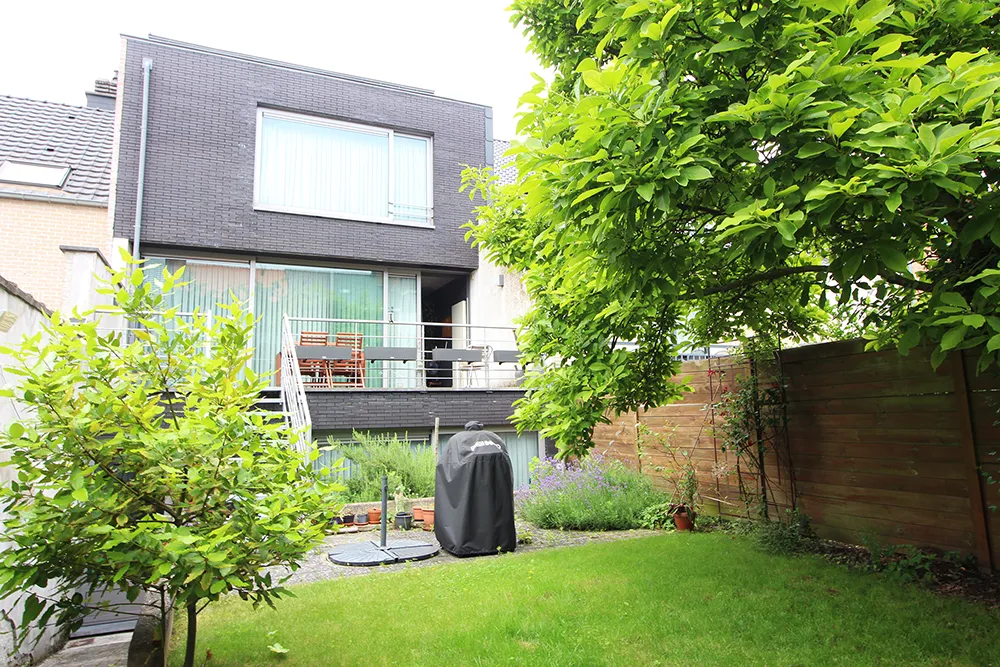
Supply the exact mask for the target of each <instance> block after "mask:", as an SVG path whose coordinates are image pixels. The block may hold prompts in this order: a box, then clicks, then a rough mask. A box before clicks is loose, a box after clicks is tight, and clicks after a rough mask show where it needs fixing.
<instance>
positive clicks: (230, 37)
mask: <svg viewBox="0 0 1000 667" xmlns="http://www.w3.org/2000/svg"><path fill="white" fill-rule="evenodd" d="M5 4H6V6H5V7H4V9H3V18H2V19H0V55H2V58H0V63H2V64H0V94H4V95H14V96H18V97H30V98H33V99H40V100H49V101H52V102H66V103H69V104H79V105H83V104H84V103H85V98H84V91H87V90H92V89H93V82H94V80H95V79H99V78H100V79H103V78H110V77H111V75H112V73H113V72H114V70H116V69H117V68H118V53H119V34H122V33H124V34H130V35H138V36H142V37H145V36H146V35H148V34H150V33H152V34H154V35H159V36H162V37H170V38H172V39H178V40H182V41H186V42H194V43H196V44H201V45H204V46H210V47H214V48H219V49H226V50H229V51H239V52H241V53H248V54H252V55H256V56H262V57H266V58H273V59H275V60H284V61H287V62H292V63H296V64H300V65H309V66H313V67H321V68H323V69H329V70H334V71H338V72H344V73H347V74H356V75H359V76H366V77H371V78H374V79H382V80H386V81H391V82H394V83H402V84H408V85H412V86H419V87H421V88H430V89H433V90H434V91H435V92H436V93H437V94H439V95H443V96H446V97H453V98H457V99H461V100H466V101H469V102H478V103H480V104H488V105H490V106H492V107H493V116H494V136H496V137H497V138H499V139H506V138H510V137H512V136H513V134H514V125H515V119H514V113H515V111H516V106H517V100H518V98H519V97H520V96H521V94H522V93H524V91H526V90H528V89H529V88H530V87H531V86H532V85H533V81H532V79H531V72H539V73H541V72H542V68H541V66H540V65H539V64H538V63H537V61H536V60H535V58H534V56H533V55H529V54H527V53H526V52H525V49H526V47H527V39H526V38H525V37H524V36H523V35H522V34H521V31H520V30H519V29H515V28H514V27H513V26H512V25H511V24H510V15H509V14H508V13H507V12H506V11H505V8H506V7H507V6H508V5H509V4H510V0H465V1H462V0H425V1H423V2H421V1H417V0H410V1H409V2H407V1H405V0H385V1H382V2H370V1H366V0H355V1H353V2H352V1H349V0H326V1H322V0H320V1H315V2H302V1H290V0H285V1H279V2H273V1H272V2H267V3H264V2H259V3H258V2H254V1H253V0H244V1H243V2H228V1H227V2H215V1H214V0H201V2H191V1H190V0H180V1H177V2H164V1H163V0H131V1H128V2H122V1H118V0H115V1H113V2H106V1H103V0H91V1H90V2H79V1H76V2H66V1H65V0H50V1H48V2H30V1H29V2H9V3H5ZM254 8H259V9H256V10H255V9H254Z"/></svg>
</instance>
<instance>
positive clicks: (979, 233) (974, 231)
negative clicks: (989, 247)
mask: <svg viewBox="0 0 1000 667" xmlns="http://www.w3.org/2000/svg"><path fill="white" fill-rule="evenodd" d="M995 224H996V219H994V218H993V217H991V216H988V215H981V216H979V217H977V218H973V219H972V220H970V221H969V222H967V223H966V224H965V226H964V227H962V231H961V232H960V233H959V235H958V238H959V240H961V241H962V243H972V242H974V241H978V240H979V239H981V238H983V237H984V236H986V235H987V234H989V233H990V232H992V231H993V226H994V225H995Z"/></svg>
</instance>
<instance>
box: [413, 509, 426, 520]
mask: <svg viewBox="0 0 1000 667" xmlns="http://www.w3.org/2000/svg"><path fill="white" fill-rule="evenodd" d="M413 520H414V521H423V520H424V508H423V507H414V508H413Z"/></svg>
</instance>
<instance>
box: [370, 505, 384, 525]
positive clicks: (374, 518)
mask: <svg viewBox="0 0 1000 667" xmlns="http://www.w3.org/2000/svg"><path fill="white" fill-rule="evenodd" d="M368 521H369V522H370V523H382V509H381V508H379V509H372V510H368Z"/></svg>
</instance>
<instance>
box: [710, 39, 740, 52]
mask: <svg viewBox="0 0 1000 667" xmlns="http://www.w3.org/2000/svg"><path fill="white" fill-rule="evenodd" d="M748 46H750V44H749V43H747V42H742V41H740V40H738V39H724V40H722V41H721V42H719V43H718V44H715V45H714V46H712V48H710V49H709V50H708V52H709V53H726V52H729V51H738V50H739V49H745V48H747V47H748Z"/></svg>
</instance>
